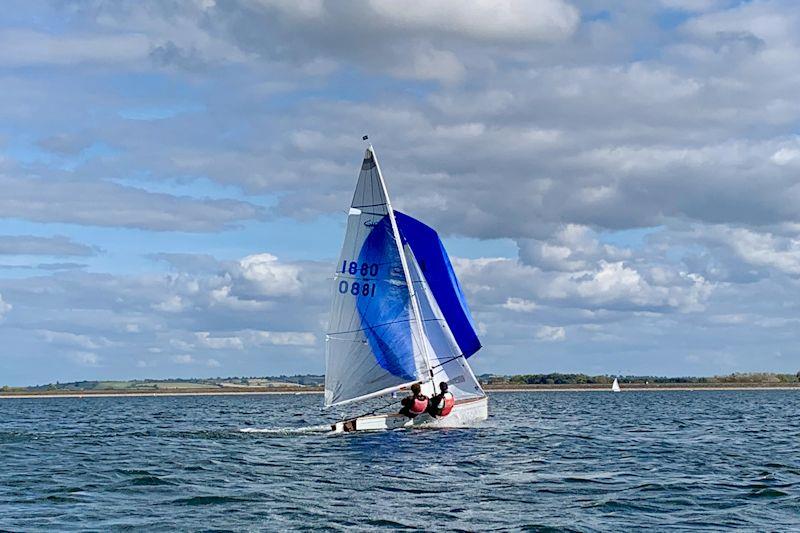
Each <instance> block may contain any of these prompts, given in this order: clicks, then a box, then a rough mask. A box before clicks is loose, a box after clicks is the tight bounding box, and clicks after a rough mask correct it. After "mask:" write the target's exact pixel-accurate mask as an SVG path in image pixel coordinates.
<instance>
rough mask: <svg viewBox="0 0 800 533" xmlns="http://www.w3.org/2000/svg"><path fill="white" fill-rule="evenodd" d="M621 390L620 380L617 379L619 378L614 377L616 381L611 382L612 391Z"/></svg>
mask: <svg viewBox="0 0 800 533" xmlns="http://www.w3.org/2000/svg"><path fill="white" fill-rule="evenodd" d="M619 391H620V388H619V381H617V378H614V383H612V384H611V392H619Z"/></svg>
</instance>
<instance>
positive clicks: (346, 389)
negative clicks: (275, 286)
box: [325, 147, 428, 407]
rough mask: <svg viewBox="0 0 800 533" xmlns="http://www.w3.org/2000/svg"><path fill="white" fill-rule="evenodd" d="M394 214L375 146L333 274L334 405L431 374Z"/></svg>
mask: <svg viewBox="0 0 800 533" xmlns="http://www.w3.org/2000/svg"><path fill="white" fill-rule="evenodd" d="M391 217H392V210H391V205H390V204H389V201H388V198H387V195H386V188H385V186H384V183H383V178H382V177H381V175H380V169H379V167H378V164H377V161H376V159H375V155H374V153H373V151H372V148H371V147H370V148H369V149H367V151H366V153H365V155H364V161H363V163H362V166H361V172H360V174H359V177H358V184H357V186H356V191H355V194H354V195H353V201H352V203H351V207H350V213H349V216H348V217H347V234H346V236H345V241H344V245H343V247H342V252H341V255H340V256H339V262H338V264H337V271H336V274H335V276H334V283H333V298H332V309H331V321H330V326H329V330H328V336H327V339H326V373H325V405H326V406H328V407H329V406H332V405H340V404H343V403H347V402H351V401H355V400H359V399H365V398H368V397H371V396H376V395H379V394H385V393H389V392H392V391H394V390H397V389H399V388H401V387H403V386H406V385H409V384H411V383H413V382H415V381H419V380H420V379H422V376H426V375H427V373H428V367H427V363H426V362H425V354H424V352H423V350H424V346H423V344H422V341H421V339H420V334H419V332H420V331H421V328H420V326H419V324H418V323H417V322H416V320H415V312H414V305H413V302H412V301H411V294H410V291H409V287H408V283H407V282H406V279H407V277H406V273H405V271H404V269H403V261H402V258H401V256H400V250H399V249H398V246H397V244H398V242H399V239H398V237H397V235H396V234H395V231H396V230H395V227H394V225H393V224H392V218H391Z"/></svg>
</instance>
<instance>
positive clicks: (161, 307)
mask: <svg viewBox="0 0 800 533" xmlns="http://www.w3.org/2000/svg"><path fill="white" fill-rule="evenodd" d="M152 307H153V309H156V310H157V311H163V312H165V313H180V312H181V311H183V310H184V309H186V303H185V302H184V301H183V299H182V298H181V297H180V296H179V295H177V294H173V295H172V296H169V297H167V299H165V300H164V301H162V302H159V303H157V304H153V306H152Z"/></svg>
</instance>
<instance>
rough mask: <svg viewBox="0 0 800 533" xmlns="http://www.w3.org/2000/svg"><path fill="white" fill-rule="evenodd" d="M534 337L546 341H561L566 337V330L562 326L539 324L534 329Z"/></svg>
mask: <svg viewBox="0 0 800 533" xmlns="http://www.w3.org/2000/svg"><path fill="white" fill-rule="evenodd" d="M536 338H537V339H538V340H540V341H546V342H558V341H563V340H565V339H566V338H567V331H566V329H564V328H562V327H555V326H541V327H540V328H539V329H538V330H537V331H536Z"/></svg>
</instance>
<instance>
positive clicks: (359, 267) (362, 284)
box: [339, 261, 380, 296]
mask: <svg viewBox="0 0 800 533" xmlns="http://www.w3.org/2000/svg"><path fill="white" fill-rule="evenodd" d="M379 269H380V266H379V265H378V263H361V264H359V263H357V262H355V261H342V270H341V273H342V274H350V275H352V276H356V275H359V274H360V275H361V277H364V278H366V277H367V276H370V277H373V278H374V277H375V276H377V275H378V271H379ZM339 292H340V293H342V294H347V293H350V294H352V295H353V296H375V283H370V282H368V281H347V280H346V279H343V280H341V281H339Z"/></svg>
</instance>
